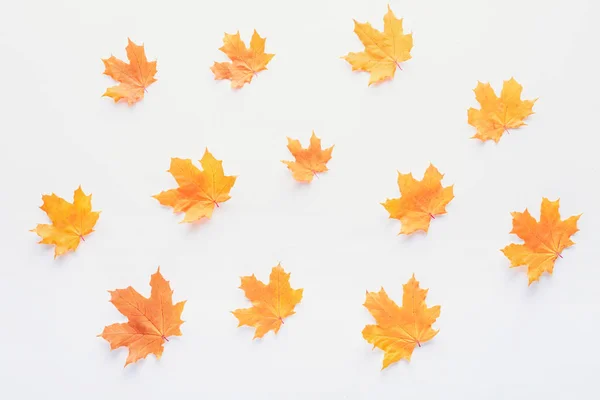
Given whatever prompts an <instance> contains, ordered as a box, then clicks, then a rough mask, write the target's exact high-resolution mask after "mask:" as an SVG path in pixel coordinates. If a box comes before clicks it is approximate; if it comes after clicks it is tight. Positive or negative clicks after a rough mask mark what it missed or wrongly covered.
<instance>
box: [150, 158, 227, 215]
mask: <svg viewBox="0 0 600 400" xmlns="http://www.w3.org/2000/svg"><path fill="white" fill-rule="evenodd" d="M200 164H201V165H202V169H203V171H200V170H199V169H198V168H196V166H194V164H192V160H189V159H185V160H182V159H181V158H172V159H171V168H169V170H168V171H167V172H170V173H171V175H173V178H175V180H176V181H177V184H178V185H179V187H178V188H177V189H171V190H167V191H163V192H160V193H159V194H157V195H155V196H153V197H154V198H155V199H157V200H158V201H159V202H160V204H162V205H163V206H169V207H173V212H175V213H180V212H185V216H184V218H183V221H181V222H194V221H198V220H200V219H201V218H210V217H211V216H212V213H213V210H214V208H215V206H216V207H219V203H223V202H225V201H227V200H229V199H230V198H231V196H229V191H230V190H231V188H232V187H233V185H234V183H235V180H236V177H235V176H226V175H225V174H224V172H223V162H222V161H221V160H217V159H216V158H214V157H213V155H212V154H210V152H209V151H208V149H206V151H205V152H204V156H202V160H200Z"/></svg>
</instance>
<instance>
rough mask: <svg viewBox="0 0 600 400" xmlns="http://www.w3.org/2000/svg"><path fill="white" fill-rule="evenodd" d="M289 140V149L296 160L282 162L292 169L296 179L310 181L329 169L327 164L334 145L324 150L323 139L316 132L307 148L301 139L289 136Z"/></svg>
mask: <svg viewBox="0 0 600 400" xmlns="http://www.w3.org/2000/svg"><path fill="white" fill-rule="evenodd" d="M287 140H288V149H289V150H290V153H292V155H293V156H294V158H295V159H296V161H281V162H282V163H284V164H285V165H287V167H288V169H289V170H290V171H292V176H293V177H294V179H296V180H297V181H300V182H310V181H312V180H313V177H314V176H316V175H317V173H318V172H325V171H328V169H327V166H326V164H327V162H328V161H329V160H331V152H332V151H333V146H331V147H329V148H327V149H325V150H322V149H321V139H319V138H318V137H316V136H315V133H314V132H313V133H312V136H311V137H310V145H309V146H308V148H307V149H303V148H302V145H301V144H300V141H299V140H296V139H290V138H287Z"/></svg>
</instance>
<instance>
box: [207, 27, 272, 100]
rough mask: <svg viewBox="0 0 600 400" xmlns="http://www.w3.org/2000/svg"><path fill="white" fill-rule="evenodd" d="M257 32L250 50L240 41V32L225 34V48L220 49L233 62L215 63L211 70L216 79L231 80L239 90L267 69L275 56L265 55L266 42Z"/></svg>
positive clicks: (232, 85)
mask: <svg viewBox="0 0 600 400" xmlns="http://www.w3.org/2000/svg"><path fill="white" fill-rule="evenodd" d="M266 40H267V39H263V38H261V37H260V36H259V35H258V33H257V32H256V30H255V31H254V34H253V35H252V39H251V40H250V48H249V49H248V48H246V44H245V43H244V42H243V41H242V39H240V32H237V33H236V34H235V35H230V34H228V33H225V37H224V38H223V47H221V48H219V50H221V51H222V52H223V53H225V54H226V55H227V57H229V59H230V60H231V62H215V63H214V65H213V66H212V67H211V68H210V69H211V71H212V72H213V73H214V74H215V79H216V80H220V79H229V80H231V87H232V88H235V89H239V88H241V87H242V86H244V85H245V84H246V83H250V82H251V81H252V78H253V77H254V76H255V75H257V73H258V72H260V71H264V70H266V69H267V64H268V63H269V61H271V59H272V58H273V56H275V54H268V53H265V42H266Z"/></svg>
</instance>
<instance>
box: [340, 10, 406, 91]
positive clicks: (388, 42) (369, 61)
mask: <svg viewBox="0 0 600 400" xmlns="http://www.w3.org/2000/svg"><path fill="white" fill-rule="evenodd" d="M354 33H356V35H357V36H358V38H359V39H360V41H361V42H362V43H363V45H364V46H365V51H362V52H360V53H348V55H346V56H345V57H343V58H344V59H345V60H346V61H348V63H350V65H352V70H353V71H365V72H370V73H371V76H370V78H369V85H371V84H373V83H378V82H381V81H384V80H386V79H392V78H393V77H394V74H395V73H396V68H400V69H402V67H400V63H401V62H404V61H407V60H410V59H411V58H412V56H411V55H410V50H411V49H412V47H413V38H412V33H409V34H407V35H405V34H403V30H402V19H397V18H396V16H395V15H394V13H393V12H392V9H391V8H390V6H388V12H387V14H386V15H385V16H384V17H383V32H380V31H378V30H377V29H375V28H373V27H372V26H371V24H370V23H365V24H363V23H360V22H357V21H356V20H355V21H354Z"/></svg>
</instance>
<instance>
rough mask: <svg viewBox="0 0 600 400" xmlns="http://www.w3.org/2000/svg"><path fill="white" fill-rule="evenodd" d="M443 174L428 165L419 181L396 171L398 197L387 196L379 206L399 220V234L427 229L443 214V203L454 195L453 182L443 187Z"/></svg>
mask: <svg viewBox="0 0 600 400" xmlns="http://www.w3.org/2000/svg"><path fill="white" fill-rule="evenodd" d="M443 177H444V175H442V174H440V172H439V171H438V170H437V169H436V168H435V167H434V166H433V165H431V164H430V165H429V167H428V168H427V170H426V171H425V175H424V176H423V180H421V181H418V180H416V179H415V178H413V176H412V174H411V173H408V174H401V173H400V172H398V187H399V188H400V197H399V198H397V199H388V200H386V201H385V203H382V205H383V206H384V207H385V209H386V210H387V211H388V212H389V213H390V218H394V219H399V220H400V221H401V222H402V229H401V231H400V233H401V234H403V233H404V234H410V233H413V232H416V231H418V230H422V231H425V232H427V231H428V230H429V223H430V222H431V220H432V219H435V216H436V215H441V214H446V205H447V204H448V203H449V202H450V201H451V200H452V199H453V198H454V185H452V186H448V187H442V178H443Z"/></svg>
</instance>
